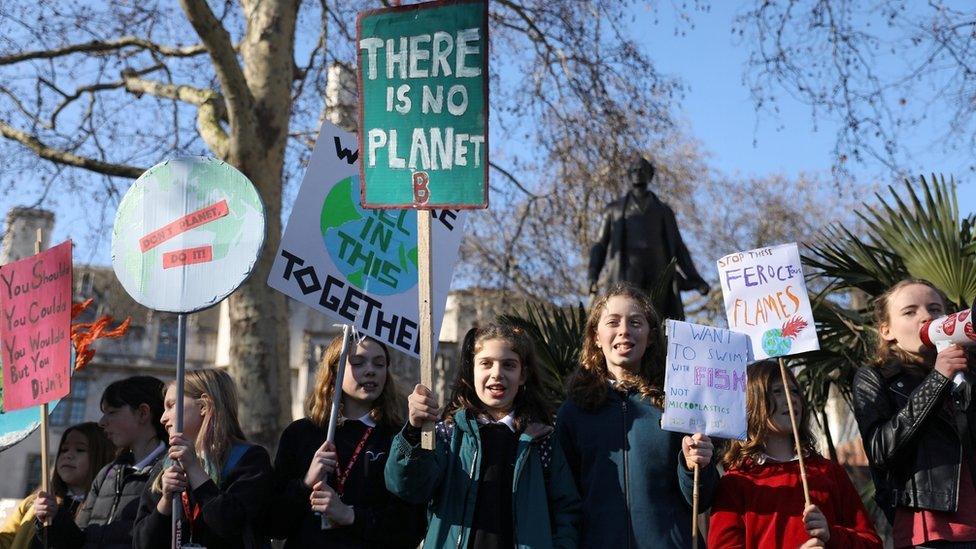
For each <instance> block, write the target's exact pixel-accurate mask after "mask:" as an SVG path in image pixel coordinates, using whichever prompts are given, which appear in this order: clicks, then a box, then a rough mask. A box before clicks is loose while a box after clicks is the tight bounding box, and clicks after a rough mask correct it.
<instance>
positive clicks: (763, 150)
mask: <svg viewBox="0 0 976 549" xmlns="http://www.w3.org/2000/svg"><path fill="white" fill-rule="evenodd" d="M673 4H674V3H671V2H660V3H659V7H658V12H657V14H656V16H655V15H654V14H651V13H650V12H649V10H647V9H645V8H639V9H638V10H637V13H635V21H634V22H633V23H632V27H633V31H632V32H634V33H635V36H638V37H641V38H640V41H641V44H642V46H643V48H644V51H645V52H646V53H647V54H648V55H649V56H650V57H651V59H653V61H654V63H655V64H656V66H657V67H658V68H659V69H660V70H661V71H662V72H665V73H668V74H671V75H675V76H677V77H679V78H680V79H681V80H682V81H683V82H684V84H685V86H686V88H687V91H686V93H685V96H684V99H683V101H682V102H681V109H680V112H681V118H682V119H683V121H684V123H685V126H686V127H685V130H686V132H687V133H688V134H689V135H691V136H692V137H694V138H695V139H697V140H698V141H699V142H700V144H701V146H702V148H703V150H704V151H705V152H706V153H707V154H708V163H709V165H710V166H711V167H712V168H713V169H715V170H717V171H719V172H721V173H724V174H725V175H729V176H735V175H739V176H742V177H749V176H764V175H768V174H774V173H780V174H784V175H786V176H789V177H792V176H796V175H798V174H800V173H804V172H805V173H810V174H821V175H824V176H825V177H829V176H830V169H831V162H832V158H831V151H832V149H833V147H834V143H835V141H836V135H837V131H838V129H839V127H840V126H839V125H838V123H837V121H836V120H831V119H829V118H824V117H820V118H817V119H816V120H814V119H813V116H812V111H811V109H810V107H809V106H807V105H805V104H802V103H800V102H799V101H797V100H795V99H793V98H791V97H789V96H788V95H787V94H785V93H783V94H780V95H779V96H778V98H779V101H778V106H779V109H780V112H779V114H778V115H773V114H772V113H769V112H762V113H758V114H757V112H756V109H755V106H754V104H753V101H752V98H751V97H750V92H749V88H748V87H747V86H746V85H745V84H744V83H743V72H744V70H745V66H746V62H747V60H748V57H749V53H750V52H749V48H748V46H747V45H745V44H740V43H738V42H737V41H736V40H734V39H733V35H732V27H733V20H734V18H735V15H736V13H737V11H738V10H739V9H741V8H740V7H739V6H741V5H742V4H741V3H739V2H713V3H712V5H711V8H710V9H709V11H708V12H701V11H694V12H691V22H692V25H689V24H687V23H684V22H680V21H678V19H677V15H676V13H675V11H674V5H673ZM655 19H656V20H657V22H656V23H655ZM676 29H678V30H680V31H683V32H676ZM932 114H934V116H932V118H931V119H930V120H929V121H928V125H927V126H923V127H920V128H919V130H918V131H917V132H914V137H913V138H912V139H910V140H909V141H907V142H904V143H903V144H904V145H905V146H906V148H907V149H909V153H910V154H911V161H910V164H909V165H910V166H911V168H912V169H913V170H914V171H921V172H924V173H925V174H926V175H927V174H928V173H930V172H936V173H944V174H945V175H946V177H948V176H950V175H952V176H954V177H955V179H956V181H957V182H958V183H959V191H958V193H957V196H958V198H959V202H960V210H961V211H962V212H963V214H964V215H965V214H966V213H969V212H974V211H976V185H974V184H973V183H972V182H971V181H970V180H971V179H972V174H971V172H970V169H969V166H971V165H972V163H973V162H972V154H971V151H967V150H956V151H952V150H948V151H946V150H943V148H942V147H941V145H940V143H941V137H942V134H941V133H940V129H941V128H942V127H944V124H946V122H947V117H948V116H949V114H948V113H946V112H942V113H939V112H935V113H932ZM940 115H941V119H940ZM849 168H850V170H851V173H852V175H853V176H854V177H855V178H857V180H858V182H859V183H865V184H871V183H880V184H883V185H887V184H890V183H893V182H895V181H894V180H893V179H892V178H891V176H890V175H889V174H888V173H887V172H886V171H885V170H884V169H883V168H882V167H881V166H879V165H876V164H875V165H870V164H869V165H864V166H862V165H852V166H850V167H849Z"/></svg>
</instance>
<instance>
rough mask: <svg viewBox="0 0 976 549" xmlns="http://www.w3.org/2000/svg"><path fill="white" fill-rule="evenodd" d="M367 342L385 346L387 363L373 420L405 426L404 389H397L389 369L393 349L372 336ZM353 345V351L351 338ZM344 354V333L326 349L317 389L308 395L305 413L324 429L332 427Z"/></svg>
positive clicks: (341, 416)
mask: <svg viewBox="0 0 976 549" xmlns="http://www.w3.org/2000/svg"><path fill="white" fill-rule="evenodd" d="M366 341H370V342H372V343H375V344H377V345H379V346H380V348H381V349H383V355H384V356H385V357H386V366H387V375H386V383H384V384H383V389H382V390H381V391H380V395H379V396H378V397H376V400H375V401H374V402H373V409H372V410H370V412H369V415H370V417H371V418H373V421H375V422H377V423H381V424H384V425H387V426H388V427H391V428H393V429H397V428H399V427H400V426H401V425H403V408H404V403H403V398H402V396H401V395H400V392H399V391H397V387H396V381H395V380H394V378H393V372H391V371H389V366H390V350H389V349H388V348H387V347H386V345H384V344H383V342H381V341H378V340H376V339H373V338H371V337H366V338H364V339H363V342H362V343H359V345H362V344H363V343H365V342H366ZM350 344H351V346H352V348H351V349H350V351H354V350H355V345H356V342H355V341H350ZM340 354H342V335H338V336H336V337H335V338H333V339H332V341H330V342H329V346H328V347H326V348H325V352H323V353H322V359H321V360H320V361H319V367H318V372H317V373H316V374H315V389H314V390H313V391H312V392H311V393H309V395H308V396H307V397H305V414H306V415H307V416H308V419H309V420H311V422H312V423H314V424H315V425H317V426H318V427H320V428H322V429H325V428H326V427H328V426H329V413H330V411H331V409H332V397H333V393H335V378H336V374H337V373H338V369H339V355H340ZM350 354H351V353H350ZM339 419H340V421H342V420H343V419H345V416H343V415H342V402H341V401H340V403H339Z"/></svg>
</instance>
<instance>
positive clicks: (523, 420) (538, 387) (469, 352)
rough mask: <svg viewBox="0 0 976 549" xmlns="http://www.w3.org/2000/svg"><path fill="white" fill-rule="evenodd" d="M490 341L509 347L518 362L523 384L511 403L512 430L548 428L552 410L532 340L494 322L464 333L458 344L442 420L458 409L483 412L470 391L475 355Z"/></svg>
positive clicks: (505, 325)
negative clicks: (541, 425) (454, 374)
mask: <svg viewBox="0 0 976 549" xmlns="http://www.w3.org/2000/svg"><path fill="white" fill-rule="evenodd" d="M492 339H500V340H502V341H505V342H506V343H508V344H509V345H511V346H512V351H514V352H515V354H517V355H518V356H519V359H520V360H521V361H522V372H523V373H524V374H525V384H524V385H522V387H521V388H520V389H519V391H518V393H516V395H515V401H514V402H513V404H512V408H513V411H514V412H515V428H516V430H518V431H522V430H524V429H525V428H526V427H527V426H528V424H529V423H544V424H546V425H552V420H553V409H552V406H551V404H550V403H549V400H548V399H547V398H546V397H545V393H544V392H543V387H542V380H541V378H540V375H539V366H538V364H537V362H536V357H535V347H534V346H533V343H532V338H531V337H529V335H528V334H527V333H526V332H525V330H523V329H521V328H517V327H515V326H509V325H507V324H503V323H500V322H497V321H496V322H491V323H489V324H488V325H486V326H484V327H482V328H472V329H470V330H468V333H467V334H465V336H464V341H463V343H462V344H461V356H460V361H459V362H460V364H459V365H458V371H457V377H456V378H455V379H454V388H453V389H454V390H453V394H452V395H451V401H450V404H448V406H447V407H446V408H445V411H444V419H445V420H447V421H453V420H454V414H456V413H457V412H458V411H459V410H462V409H467V410H471V411H473V412H474V413H476V414H484V413H486V412H487V410H486V408H485V405H484V404H483V403H482V402H481V399H479V398H478V393H477V392H476V391H475V388H474V355H476V354H478V351H480V350H481V348H482V345H483V344H484V342H486V341H489V340H492Z"/></svg>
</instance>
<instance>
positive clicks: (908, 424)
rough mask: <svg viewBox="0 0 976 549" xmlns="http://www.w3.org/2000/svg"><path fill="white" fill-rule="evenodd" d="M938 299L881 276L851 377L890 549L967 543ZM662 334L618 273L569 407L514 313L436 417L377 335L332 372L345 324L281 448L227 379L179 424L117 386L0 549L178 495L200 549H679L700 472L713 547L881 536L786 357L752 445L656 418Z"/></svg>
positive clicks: (967, 489)
mask: <svg viewBox="0 0 976 549" xmlns="http://www.w3.org/2000/svg"><path fill="white" fill-rule="evenodd" d="M945 302H946V300H945V298H944V297H943V296H942V295H941V294H940V292H939V291H938V290H937V289H936V288H935V287H934V286H932V285H931V284H929V283H928V282H926V281H923V280H906V281H903V282H900V283H898V284H896V285H894V286H893V287H891V288H890V289H889V290H888V291H887V292H886V293H885V294H884V295H883V296H881V298H880V299H878V300H877V305H876V311H875V313H876V321H877V326H878V332H879V341H878V349H877V355H876V357H875V360H874V362H873V363H872V364H866V365H864V367H863V368H861V369H860V370H859V372H858V374H857V376H856V379H855V382H854V389H853V390H854V403H855V413H856V417H857V421H858V424H859V427H860V430H861V434H862V437H863V440H864V447H865V450H866V452H867V455H868V458H869V460H870V464H871V471H872V474H873V478H874V483H875V500H876V501H877V503H878V505H879V506H880V507H881V509H882V510H883V511H884V512H885V514H886V516H887V517H888V519H889V521H890V522H891V524H892V537H893V542H894V546H895V547H910V546H916V547H976V487H974V476H973V475H974V474H976V463H974V460H973V442H974V436H973V432H974V428H973V425H976V424H974V423H973V421H972V420H973V419H974V418H973V407H972V406H970V394H969V384H968V383H964V384H962V385H960V386H956V385H954V383H953V382H952V381H951V380H952V378H953V377H954V375H955V374H956V373H957V372H966V371H967V356H966V354H965V353H964V351H963V349H961V348H960V347H958V346H952V347H949V348H948V349H945V350H943V351H941V352H939V353H937V354H936V353H934V352H930V351H927V350H925V347H924V346H923V345H922V342H921V341H920V339H919V335H918V332H919V330H918V328H919V326H920V325H921V323H923V322H924V321H925V320H928V319H931V318H934V317H937V316H940V315H942V314H943V313H944V312H945ZM660 332H661V321H660V319H659V318H658V315H657V313H656V312H655V310H654V308H653V306H652V305H651V302H650V300H649V299H648V297H647V296H646V295H644V294H643V293H642V292H641V291H640V290H637V289H635V288H634V287H632V286H628V285H625V284H617V285H615V286H613V287H612V288H611V289H610V290H609V292H608V293H607V294H606V295H603V296H601V297H600V298H598V299H597V300H596V301H595V302H594V304H593V306H592V307H591V310H590V313H589V316H588V318H587V322H586V326H585V337H584V341H583V342H582V350H581V353H580V361H579V362H580V363H579V366H578V369H577V370H576V372H575V373H574V374H573V375H572V376H571V377H570V379H569V380H568V383H567V387H566V399H565V402H564V403H563V404H562V406H561V407H560V408H559V410H558V411H557V410H554V409H552V407H551V398H549V397H547V396H546V395H545V393H544V387H543V378H542V375H543V373H542V372H541V371H540V365H539V363H538V361H537V359H536V357H535V351H534V347H533V345H534V343H533V341H532V339H530V337H529V336H528V334H527V333H526V332H525V331H524V330H522V329H519V328H516V327H512V326H510V325H508V324H503V323H490V324H487V325H484V326H480V327H478V328H475V329H472V330H471V331H469V332H468V334H467V335H466V336H465V338H464V341H463V344H462V346H461V356H460V367H459V369H458V373H457V378H456V380H455V381H454V386H453V394H452V395H451V397H450V399H449V400H448V402H447V405H446V406H445V407H444V408H440V407H438V405H437V402H436V401H435V399H434V398H433V395H432V394H431V391H430V389H429V388H428V387H424V386H423V385H417V386H416V387H414V389H413V390H412V392H411V393H410V394H409V397H408V398H407V399H406V400H407V403H406V406H404V404H403V399H402V397H401V395H400V393H399V392H398V388H397V387H396V385H395V383H394V379H393V376H392V375H390V372H389V369H388V365H389V363H390V355H389V350H388V349H387V347H386V346H385V345H384V344H382V343H380V342H378V341H376V340H373V339H370V338H363V339H358V340H356V341H355V342H354V344H353V345H351V346H350V347H351V349H350V351H349V353H348V360H347V361H346V363H345V364H340V363H339V362H340V347H341V344H342V337H341V336H340V337H339V338H337V339H336V340H334V341H332V343H331V344H330V345H329V347H328V349H327V350H326V352H325V353H324V355H323V358H322V362H321V364H320V367H319V369H318V374H317V378H316V381H315V387H314V390H313V391H312V393H311V394H310V395H309V396H308V399H307V401H306V412H307V417H305V418H302V419H300V420H298V421H295V422H294V423H292V424H291V425H289V426H288V427H287V428H285V430H284V432H283V433H282V434H281V439H280V443H279V444H278V449H277V455H276V456H275V457H274V460H273V461H272V459H271V456H269V454H268V452H267V451H266V450H265V449H264V448H263V447H261V446H259V445H256V444H252V443H249V442H248V441H247V440H246V437H245V435H244V433H243V430H242V429H241V425H240V423H239V421H238V418H237V407H238V400H237V393H236V389H235V385H234V382H233V380H232V379H231V378H230V377H229V376H228V375H227V374H226V373H225V372H224V371H222V370H216V369H204V370H197V371H190V372H187V374H186V378H185V396H184V401H183V418H184V424H183V429H182V432H178V431H177V429H176V421H175V413H176V410H175V407H176V406H177V403H176V388H175V386H174V385H173V384H170V385H168V386H167V385H164V384H163V383H162V382H160V381H159V380H156V379H154V378H152V377H147V376H137V377H131V378H127V379H124V380H120V381H117V382H115V383H113V384H111V385H110V386H109V387H108V388H107V389H106V390H105V392H104V394H103V395H102V399H101V409H102V412H103V416H102V418H101V419H100V421H99V422H98V425H97V427H96V425H95V424H94V423H82V424H79V425H76V426H73V427H71V428H69V429H67V430H66V431H65V433H64V435H63V436H62V437H61V441H60V444H59V446H58V448H57V459H56V463H55V468H54V471H53V478H52V479H51V480H52V481H51V489H50V492H49V493H45V492H36V493H34V494H32V495H31V496H29V497H27V498H26V499H25V500H24V501H23V502H22V503H21V505H19V506H18V508H17V510H16V512H15V513H14V516H12V517H10V519H9V520H8V522H7V524H6V525H4V527H3V528H2V532H0V547H32V546H38V547H39V546H43V545H45V544H46V546H47V547H52V548H63V547H130V546H131V547H134V548H150V547H169V546H170V543H171V539H170V535H171V530H170V528H171V526H170V524H171V516H172V514H173V512H174V505H179V506H180V507H181V508H182V514H183V517H184V524H185V526H184V528H183V534H182V535H183V539H184V543H191V542H192V543H193V544H197V545H198V546H203V547H207V548H210V549H219V548H225V547H227V548H230V547H234V548H237V547H248V548H250V547H268V546H269V541H270V540H271V539H280V540H285V547H290V548H291V547H295V548H297V547H377V548H379V547H384V548H385V547H403V548H409V547H416V546H417V545H418V543H420V542H421V540H423V544H424V546H425V547H453V548H461V547H465V548H466V547H476V548H494V547H576V546H581V547H608V548H609V547H613V548H619V547H636V548H639V547H655V548H656V547H690V546H691V544H692V517H691V515H692V509H693V497H694V492H695V489H696V487H695V483H694V470H695V468H696V467H697V468H698V470H699V480H698V486H697V492H698V493H697V498H698V501H699V506H700V507H699V508H700V510H701V511H702V512H705V511H709V512H710V514H711V517H710V520H709V522H708V526H707V536H706V538H707V539H702V540H700V541H701V543H700V546H702V547H705V546H706V545H707V546H708V547H713V548H720V547H790V548H794V547H804V548H812V547H864V548H868V547H881V546H882V545H883V544H882V541H881V539H880V538H879V536H878V534H877V533H876V532H875V529H874V527H873V526H872V524H871V521H870V520H869V518H868V514H867V512H866V511H865V508H864V505H863V504H862V502H861V499H860V497H859V495H858V493H857V491H856V489H855V488H854V486H853V485H852V483H851V481H850V480H849V478H848V476H847V474H846V473H845V471H844V469H843V468H842V467H841V466H840V465H838V464H837V463H835V462H832V461H830V460H829V459H826V458H824V457H822V456H821V455H820V454H819V453H818V451H817V449H816V445H815V442H814V439H813V437H812V436H811V432H810V425H809V421H810V415H809V410H808V409H807V407H806V406H805V404H804V402H803V398H802V397H801V394H800V392H799V389H798V386H797V382H796V379H795V378H793V377H792V375H790V377H789V387H785V386H784V384H783V381H782V377H781V376H780V371H779V368H778V367H777V366H776V364H775V363H773V362H770V361H760V362H757V363H754V364H752V365H750V366H749V369H748V384H747V387H746V396H747V425H748V429H747V437H746V440H744V441H732V442H731V443H729V444H719V443H718V441H713V440H711V439H710V438H709V437H707V436H705V435H704V434H700V433H699V434H694V435H680V434H676V433H673V432H670V431H665V430H663V429H662V428H661V417H662V407H663V398H664V392H663V380H664V365H663V364H662V363H660V360H659V359H658V358H657V357H658V356H660V353H659V352H658V350H659V349H657V348H656V346H658V345H661V342H662V341H663V338H662V337H661V333H660ZM339 368H343V369H344V372H345V375H344V380H343V383H342V393H341V394H340V395H336V394H333V391H334V383H335V379H336V376H337V375H338V372H339ZM333 399H340V422H339V425H338V427H337V429H336V433H335V437H334V443H333V442H326V438H327V427H328V423H329V410H330V408H331V405H332V402H333ZM790 399H791V402H792V405H793V408H794V409H795V410H796V415H797V420H798V423H799V428H798V432H799V433H800V437H799V438H800V440H799V445H797V444H796V441H795V440H794V437H793V430H792V426H791V422H790V414H789V411H788V409H789V404H790V402H788V400H790ZM404 412H406V416H404ZM427 422H435V423H436V427H435V429H434V436H435V439H436V444H435V445H434V446H435V447H434V449H433V450H425V449H423V448H422V445H421V438H422V426H423V425H424V424H425V423H427ZM797 447H799V448H801V449H802V454H803V457H804V458H805V474H806V478H807V480H808V483H809V497H810V504H809V505H806V504H805V502H804V490H803V487H802V481H801V474H802V472H803V471H801V468H800V464H799V457H800V456H798V455H797V454H796V450H795V449H796V448H797ZM720 469H721V470H722V471H723V474H720Z"/></svg>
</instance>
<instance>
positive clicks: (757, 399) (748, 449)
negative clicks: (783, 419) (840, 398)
mask: <svg viewBox="0 0 976 549" xmlns="http://www.w3.org/2000/svg"><path fill="white" fill-rule="evenodd" d="M746 373H747V378H748V380H749V381H748V382H746V421H747V427H746V429H747V433H746V440H745V441H741V440H733V441H731V442H729V448H728V450H727V451H726V452H725V456H724V457H723V458H722V464H723V465H724V466H725V468H726V469H729V468H732V467H735V468H740V469H741V468H743V467H745V466H748V465H749V463H748V462H750V461H751V462H755V461H757V459H758V458H759V456H760V455H761V454H762V453H763V452H765V451H766V438H767V437H768V436H769V430H770V426H769V423H770V418H772V416H773V408H774V405H773V392H772V390H771V389H772V387H773V384H774V383H776V382H777V381H778V382H780V383H782V380H783V377H782V374H781V373H780V370H779V365H778V364H777V363H776V362H774V361H772V360H761V361H759V362H756V363H755V364H750V365H749V367H748V369H747V371H746ZM786 377H787V379H788V380H789V382H790V386H791V387H792V388H794V389H796V390H797V392H798V393H799V391H800V386H799V383H797V381H796V377H795V376H794V375H793V372H792V371H791V370H790V369H789V368H787V369H786ZM783 392H784V393H785V394H786V398H790V392H791V391H790V390H789V389H787V388H786V387H783ZM799 401H800V405H799V406H798V407H796V408H794V410H795V411H796V412H797V414H798V415H799V417H798V418H797V420H796V424H797V428H798V429H799V431H800V447H801V448H802V450H803V454H804V455H813V454H817V447H816V442H815V440H814V438H813V433H812V432H811V431H810V413H809V410H807V405H806V402H805V401H804V399H803V396H802V393H800V398H799ZM790 438H791V439H792V438H793V436H792V433H791V434H790Z"/></svg>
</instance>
